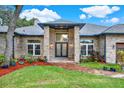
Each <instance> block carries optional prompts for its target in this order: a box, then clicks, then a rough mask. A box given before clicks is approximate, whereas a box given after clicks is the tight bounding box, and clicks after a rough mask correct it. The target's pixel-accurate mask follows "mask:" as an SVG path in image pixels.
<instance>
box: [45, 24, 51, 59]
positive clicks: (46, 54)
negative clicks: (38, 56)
mask: <svg viewBox="0 0 124 93" xmlns="http://www.w3.org/2000/svg"><path fill="white" fill-rule="evenodd" d="M49 37H50V34H49V26H45V27H44V46H43V48H44V49H43V50H44V54H43V55H44V56H46V57H47V59H48V61H49V60H50V54H49V53H50V52H49V43H50V40H49Z"/></svg>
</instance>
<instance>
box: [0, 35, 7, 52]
mask: <svg viewBox="0 0 124 93" xmlns="http://www.w3.org/2000/svg"><path fill="white" fill-rule="evenodd" d="M5 48H6V34H0V54H4V52H5Z"/></svg>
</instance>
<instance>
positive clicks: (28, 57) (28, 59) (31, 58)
mask: <svg viewBox="0 0 124 93" xmlns="http://www.w3.org/2000/svg"><path fill="white" fill-rule="evenodd" d="M25 60H26V61H27V62H29V63H30V64H31V63H33V62H36V61H37V59H36V58H34V57H33V56H32V55H27V56H25Z"/></svg>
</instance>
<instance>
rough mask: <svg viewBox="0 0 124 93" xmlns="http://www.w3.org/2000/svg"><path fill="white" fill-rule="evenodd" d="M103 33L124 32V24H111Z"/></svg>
mask: <svg viewBox="0 0 124 93" xmlns="http://www.w3.org/2000/svg"><path fill="white" fill-rule="evenodd" d="M103 34H124V24H118V25H114V26H111V27H109V28H108V29H106V30H105V31H104V32H103Z"/></svg>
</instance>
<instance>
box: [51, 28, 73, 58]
mask: <svg viewBox="0 0 124 93" xmlns="http://www.w3.org/2000/svg"><path fill="white" fill-rule="evenodd" d="M56 33H68V38H69V40H68V58H69V59H74V29H65V30H63V29H60V30H59V29H53V28H50V44H49V46H50V50H49V51H50V60H52V59H54V58H55V42H56Z"/></svg>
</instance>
